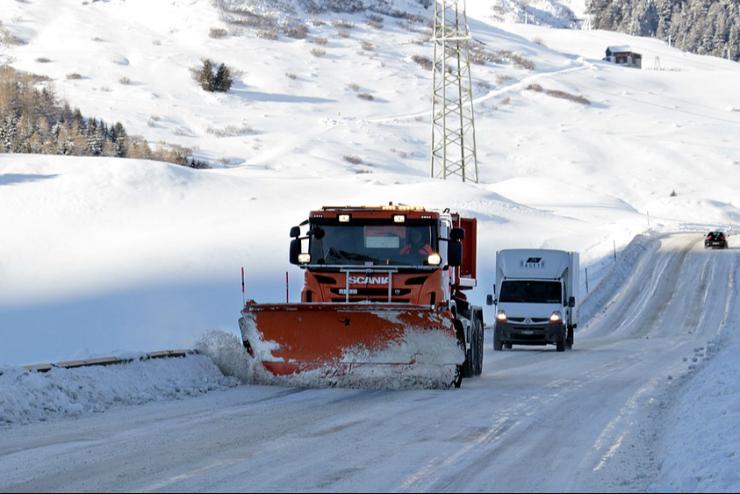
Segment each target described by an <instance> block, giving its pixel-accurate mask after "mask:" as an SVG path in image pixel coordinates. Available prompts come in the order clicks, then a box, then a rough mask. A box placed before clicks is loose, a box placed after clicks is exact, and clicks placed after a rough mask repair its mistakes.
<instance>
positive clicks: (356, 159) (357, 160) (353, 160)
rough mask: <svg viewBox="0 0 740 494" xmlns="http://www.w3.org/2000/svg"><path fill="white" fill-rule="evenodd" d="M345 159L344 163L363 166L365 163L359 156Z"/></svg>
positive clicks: (345, 157)
mask: <svg viewBox="0 0 740 494" xmlns="http://www.w3.org/2000/svg"><path fill="white" fill-rule="evenodd" d="M343 158H344V161H346V162H347V163H351V164H353V165H361V164H362V163H364V162H363V161H362V158H360V157H359V156H344V157H343Z"/></svg>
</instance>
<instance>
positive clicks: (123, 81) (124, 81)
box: [118, 76, 131, 86]
mask: <svg viewBox="0 0 740 494" xmlns="http://www.w3.org/2000/svg"><path fill="white" fill-rule="evenodd" d="M118 82H119V83H121V84H123V85H124V86H130V85H131V79H129V78H128V77H126V76H123V77H121V78H120V79H118Z"/></svg>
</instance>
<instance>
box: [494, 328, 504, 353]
mask: <svg viewBox="0 0 740 494" xmlns="http://www.w3.org/2000/svg"><path fill="white" fill-rule="evenodd" d="M503 348H504V344H503V343H502V342H501V339H500V338H499V335H498V331H497V330H496V327H494V328H493V349H494V350H495V351H497V352H500V351H501V350H502V349H503Z"/></svg>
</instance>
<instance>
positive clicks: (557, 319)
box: [550, 310, 563, 324]
mask: <svg viewBox="0 0 740 494" xmlns="http://www.w3.org/2000/svg"><path fill="white" fill-rule="evenodd" d="M561 322H563V315H562V314H561V313H560V311H557V310H556V311H555V312H553V313H552V315H551V316H550V324H560V323H561Z"/></svg>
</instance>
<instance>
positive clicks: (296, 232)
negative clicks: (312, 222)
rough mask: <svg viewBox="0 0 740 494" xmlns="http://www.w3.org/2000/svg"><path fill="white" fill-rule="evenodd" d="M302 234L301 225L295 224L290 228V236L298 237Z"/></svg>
mask: <svg viewBox="0 0 740 494" xmlns="http://www.w3.org/2000/svg"><path fill="white" fill-rule="evenodd" d="M300 236H301V227H300V226H294V227H293V228H291V229H290V238H298V237H300Z"/></svg>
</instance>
